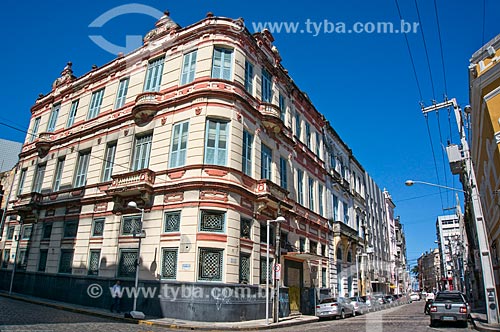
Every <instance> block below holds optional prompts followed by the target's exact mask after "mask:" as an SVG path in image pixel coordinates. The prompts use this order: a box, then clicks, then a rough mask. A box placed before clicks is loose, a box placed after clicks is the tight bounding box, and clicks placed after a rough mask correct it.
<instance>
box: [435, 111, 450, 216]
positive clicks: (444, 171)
mask: <svg viewBox="0 0 500 332" xmlns="http://www.w3.org/2000/svg"><path fill="white" fill-rule="evenodd" d="M436 117H437V123H438V131H439V142H440V143H441V146H440V147H441V149H439V150H441V159H442V160H443V173H444V183H445V185H446V186H447V185H448V176H447V175H446V174H447V173H448V172H446V160H445V157H444V149H443V148H442V147H443V146H444V144H443V134H442V132H441V121H440V120H439V111H436ZM449 198H450V195H446V204H447V205H448V206H449V205H450V199H449Z"/></svg>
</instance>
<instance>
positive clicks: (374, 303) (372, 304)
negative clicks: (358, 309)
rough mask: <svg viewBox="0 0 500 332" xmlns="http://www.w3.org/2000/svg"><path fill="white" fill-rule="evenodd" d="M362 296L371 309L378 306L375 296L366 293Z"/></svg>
mask: <svg viewBox="0 0 500 332" xmlns="http://www.w3.org/2000/svg"><path fill="white" fill-rule="evenodd" d="M361 298H362V299H363V301H365V304H366V306H367V307H368V308H369V309H372V308H374V307H375V306H377V301H376V300H375V298H374V297H373V296H371V295H364V296H361Z"/></svg>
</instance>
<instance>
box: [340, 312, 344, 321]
mask: <svg viewBox="0 0 500 332" xmlns="http://www.w3.org/2000/svg"><path fill="white" fill-rule="evenodd" d="M340 318H341V319H344V318H345V312H344V310H342V311H341V312H340Z"/></svg>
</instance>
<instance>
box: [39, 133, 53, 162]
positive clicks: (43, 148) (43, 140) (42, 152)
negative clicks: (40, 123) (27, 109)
mask: <svg viewBox="0 0 500 332" xmlns="http://www.w3.org/2000/svg"><path fill="white" fill-rule="evenodd" d="M51 136H52V133H40V134H38V140H37V141H36V142H35V147H36V151H37V153H38V156H39V157H40V158H44V157H45V156H46V155H47V154H48V153H49V150H50V146H51V145H52V137H51Z"/></svg>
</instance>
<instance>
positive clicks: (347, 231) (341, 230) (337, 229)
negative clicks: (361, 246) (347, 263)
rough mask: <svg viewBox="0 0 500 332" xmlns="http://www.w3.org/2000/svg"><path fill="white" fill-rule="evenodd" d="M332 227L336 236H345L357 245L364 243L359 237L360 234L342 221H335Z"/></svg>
mask: <svg viewBox="0 0 500 332" xmlns="http://www.w3.org/2000/svg"><path fill="white" fill-rule="evenodd" d="M332 226H333V227H332V228H333V234H334V236H336V235H340V236H345V237H347V238H349V239H351V240H353V241H355V242H356V243H363V239H362V238H361V237H360V236H359V235H358V232H357V231H356V230H355V229H353V228H351V227H349V226H348V225H347V224H345V223H343V222H342V221H338V220H334V221H333V224H332Z"/></svg>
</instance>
